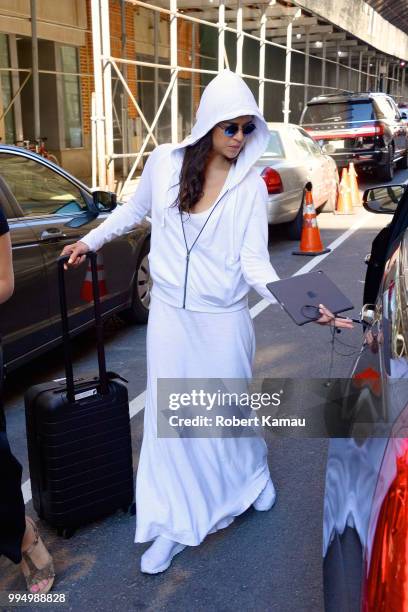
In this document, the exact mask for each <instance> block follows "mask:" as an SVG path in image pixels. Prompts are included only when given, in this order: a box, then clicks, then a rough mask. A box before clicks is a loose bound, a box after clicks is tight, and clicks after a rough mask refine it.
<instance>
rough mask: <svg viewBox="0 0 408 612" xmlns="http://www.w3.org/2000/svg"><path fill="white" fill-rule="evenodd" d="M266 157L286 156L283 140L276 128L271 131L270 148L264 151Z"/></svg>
mask: <svg viewBox="0 0 408 612" xmlns="http://www.w3.org/2000/svg"><path fill="white" fill-rule="evenodd" d="M264 156H265V157H284V156H285V155H284V152H283V147H282V142H281V139H280V136H279V134H278V132H277V131H276V130H270V131H269V143H268V148H267V149H266V151H265V153H264Z"/></svg>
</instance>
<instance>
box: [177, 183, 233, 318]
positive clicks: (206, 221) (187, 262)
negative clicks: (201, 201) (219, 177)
mask: <svg viewBox="0 0 408 612" xmlns="http://www.w3.org/2000/svg"><path fill="white" fill-rule="evenodd" d="M228 191H229V189H227V190H226V191H225V192H224V193H223V194H222V196H220V198H219V199H218V200H217V202H216V203H215V204H214V206H213V208H212V210H211V212H210V214H209V215H208V217H207V219H206V220H205V223H204V225H203V227H202V228H201V229H200V231H199V233H198V236H197V237H196V239H195V240H194V242H193V244H192V245H191V247H190V248H188V245H187V240H186V234H185V231H184V224H183V213H182V212H181V211H180V220H181V227H182V229H183V236H184V244H185V245H186V270H185V274H184V292H183V308H184V309H185V307H186V295H187V280H188V266H189V263H190V253H191V251H192V250H193V247H194V245H195V243H196V242H197V240H198V239H199V237H200V236H201V232H202V231H203V229H204V228H205V226H206V225H207V223H208V220H209V218H210V217H211V215H212V214H213V212H214V210H215V209H216V208H217V206H218V204H219V203H220V202H221V200H222V198H223V197H224V196H225V195H227V193H228Z"/></svg>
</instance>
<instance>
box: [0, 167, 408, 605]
mask: <svg viewBox="0 0 408 612" xmlns="http://www.w3.org/2000/svg"><path fill="white" fill-rule="evenodd" d="M407 178H408V172H407V171H405V172H404V171H399V172H398V173H396V177H395V182H397V181H399V180H401V181H402V180H406V179H407ZM367 184H371V185H372V184H373V181H372V180H371V181H370V180H369V179H368V183H367ZM318 220H319V227H320V231H321V235H322V239H323V242H324V244H325V246H329V245H330V244H332V243H333V242H334V241H340V242H341V243H340V244H339V245H338V246H337V247H336V248H335V249H334V250H333V251H332V252H331V253H330V254H329V255H328V256H326V257H324V258H322V259H317V258H310V257H296V256H293V255H292V249H293V247H294V244H293V243H292V242H290V241H288V240H287V239H286V237H285V231H284V229H283V228H282V227H279V226H274V227H272V228H271V231H270V254H271V261H272V263H273V265H274V266H275V267H276V269H277V272H278V274H279V275H280V276H281V277H287V276H290V275H293V274H295V273H296V272H299V271H300V270H301V269H303V268H304V267H305V266H306V269H310V268H311V267H312V266H313V267H314V269H322V270H324V271H325V272H326V273H327V274H328V275H329V276H330V277H331V278H332V280H333V281H334V282H335V283H336V284H337V285H338V286H339V287H340V288H341V289H342V290H343V291H344V293H346V294H347V295H348V296H349V297H350V299H351V300H352V301H353V303H354V304H355V306H356V310H355V313H356V314H357V313H358V310H359V309H360V307H361V300H362V289H363V284H362V283H363V279H364V275H365V265H364V263H363V258H364V256H365V255H366V253H368V252H369V251H370V244H371V241H372V239H373V237H374V236H375V234H376V233H377V232H378V230H379V229H380V228H381V227H383V226H384V225H385V224H386V223H387V222H388V221H389V218H388V217H386V216H385V215H384V216H382V215H372V214H369V213H367V212H365V211H364V210H363V209H361V208H358V209H355V214H354V215H352V216H334V215H331V214H321V215H319V218H318ZM350 228H351V231H350V232H349V233H348V234H346V232H347V231H348V230H350ZM356 228H357V229H356ZM344 238H345V239H344ZM342 240H343V241H342ZM306 269H305V271H306ZM260 301H261V300H260V297H259V296H258V295H257V294H255V293H251V295H250V306H251V309H252V310H251V313H252V315H253V320H254V325H255V332H256V338H257V356H256V364H255V371H254V375H255V377H293V378H313V377H314V378H317V377H324V376H327V375H328V373H329V371H328V367H329V360H330V343H329V341H330V336H329V330H328V329H327V328H320V327H318V326H316V325H306V326H304V327H301V328H299V327H297V326H295V325H294V324H293V323H292V322H291V321H290V319H289V318H288V316H287V315H286V314H285V313H284V312H283V311H282V310H281V309H280V308H279V307H278V306H277V305H269V306H268V307H266V308H264V307H263V305H262V304H261V305H259V304H260ZM145 334H146V328H145V327H140V326H136V327H129V326H126V325H125V324H124V323H122V322H121V321H120V320H119V319H118V318H117V317H114V318H111V319H110V320H109V321H107V322H106V323H105V342H106V352H107V361H108V366H109V369H111V370H114V371H117V372H118V373H120V374H121V375H123V376H124V377H125V378H127V379H128V380H129V397H130V398H131V399H133V398H139V400H138V401H136V402H134V403H133V407H134V410H135V411H137V410H138V403H139V404H140V406H142V404H143V402H142V399H141V398H140V394H141V393H142V392H143V391H144V388H145V381H146V361H145V357H146V354H145ZM346 334H347V343H348V344H350V345H351V347H352V348H348V349H347V350H344V351H343V350H342V352H345V353H347V354H348V356H347V357H343V356H340V355H335V359H334V364H333V371H332V374H333V376H337V377H343V376H344V377H345V376H347V375H348V373H349V371H350V369H351V366H352V363H353V359H354V355H355V353H356V351H358V347H359V345H360V343H361V329H360V327H359V326H356V327H355V329H353V330H352V331H350V332H346V333H344V332H343V336H342V338H343V339H344V338H346ZM93 348H94V334H93V332H92V331H88V332H85V333H84V334H82V335H81V336H80V337H78V338H77V339H75V343H74V358H75V366H76V371H78V372H86V371H90V370H92V369H94V353H93ZM63 374H64V371H63V356H62V350H61V349H56V350H54V351H52V352H50V353H48V354H47V355H44V356H42V357H40V358H38V359H36V360H35V361H33V362H31V363H30V364H28V365H26V366H24V367H21V368H20V369H19V370H17V371H16V372H14V373H12V374H11V375H10V378H9V380H8V383H7V390H6V415H7V421H8V431H9V439H10V443H11V446H12V448H13V450H14V452H15V454H16V456H17V457H18V459H19V460H20V461H21V463H22V465H23V468H24V475H23V481H24V482H25V483H26V484H25V485H24V492H25V494H26V497H28V498H29V497H30V495H29V486H28V484H27V482H26V481H27V480H28V478H29V474H28V464H27V449H26V440H25V420H24V404H23V394H24V391H25V389H26V388H27V387H28V386H29V385H31V384H35V383H37V382H40V381H44V380H49V379H53V378H58V377H61V376H63ZM142 428H143V409H142V410H139V411H138V412H137V414H136V415H135V416H134V417H133V419H132V437H133V451H134V466H135V468H136V467H137V463H138V454H139V449H140V444H141V439H142ZM266 439H267V442H268V448H269V464H270V470H271V475H272V478H273V480H274V482H275V486H276V488H277V493H278V498H277V503H276V505H275V507H274V508H273V509H272V510H271V511H269V512H266V513H258V512H256V511H254V510H253V509H250V510H248V511H247V512H245V513H244V514H243V515H241V516H240V517H238V518H237V519H236V520H235V522H234V523H233V524H232V525H231V526H230V527H228V528H227V529H225V530H221V531H219V532H217V533H216V534H213V535H211V536H208V537H207V538H206V540H205V541H204V543H202V544H201V545H200V546H198V547H190V548H188V549H186V550H185V551H183V553H181V554H180V555H179V556H177V557H176V559H175V560H174V562H173V564H172V566H171V568H170V569H169V570H168V571H167V572H165V573H163V574H161V575H158V576H146V575H143V574H141V573H140V571H139V561H140V555H141V554H142V553H143V551H144V550H145V549H146V547H147V546H148V545H146V544H145V545H140V544H137V545H136V544H134V543H133V539H134V517H132V516H129V515H126V514H124V513H122V512H118V513H116V514H115V515H113V516H111V517H109V518H107V519H105V520H103V521H100V522H98V523H95V524H93V525H89V526H87V527H84V528H82V529H80V530H78V531H77V532H76V534H75V535H74V536H73V537H72V538H71V539H70V540H63V539H61V538H59V537H57V535H56V533H55V532H54V530H53V529H51V528H48V527H47V525H46V524H43V523H41V522H40V528H41V532H42V533H43V535H44V539H45V540H46V542H47V544H48V546H49V549H50V551H51V553H52V554H53V556H54V560H55V565H56V570H57V579H56V583H55V587H54V590H55V591H56V592H63V593H66V594H67V595H68V604H67V605H65V606H64V609H66V610H75V611H77V610H83V609H95V610H98V611H105V610H107V611H108V610H109V611H112V610H113V611H115V612H116V610H118V611H119V610H120V611H122V610H152V611H153V610H154V611H158V610H166V611H169V612H173V611H174V612H175V611H180V610H191V609H193V610H195V611H200V610H203V611H204V610H206V611H208V610H216V611H217V612H227V611H230V610H231V611H232V610H235V609H236V608H241V609H245V610H256V611H258V610H259V611H261V610H276V611H279V612H309V611H310V612H320V611H321V610H323V591H322V557H321V549H322V535H321V534H322V501H323V492H324V473H325V457H326V452H327V441H326V440H324V439H320V438H319V439H316V438H315V439H304V440H300V439H293V438H292V439H288V438H286V439H272V438H270V436H269V437H268V434H267V436H266ZM27 512H28V513H29V514H31V515H32V516H34V517H35V511H34V509H33V507H32V503H31V501H28V503H27ZM23 588H24V583H23V581H22V578H21V577H20V574H19V572H18V568H15V567H14V566H13V565H12V564H11V563H10V562H8V561H7V560H6V559H4V558H3V559H0V591H2V590H22V589H23ZM60 607H61V606H60ZM49 608H50V609H53V610H54V609H55V610H57V609H59V607H58V606H56V605H54V606H50V607H49ZM31 609H34V607H31Z"/></svg>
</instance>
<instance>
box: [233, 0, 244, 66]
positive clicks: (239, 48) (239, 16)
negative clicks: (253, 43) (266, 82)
mask: <svg viewBox="0 0 408 612" xmlns="http://www.w3.org/2000/svg"><path fill="white" fill-rule="evenodd" d="M242 12H243V7H242V0H237V63H236V68H235V72H236V73H237V74H242V49H243V46H244V35H243V33H242V21H243V18H242Z"/></svg>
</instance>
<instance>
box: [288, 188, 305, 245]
mask: <svg viewBox="0 0 408 612" xmlns="http://www.w3.org/2000/svg"><path fill="white" fill-rule="evenodd" d="M303 199H304V195H302V203H301V205H300V208H299V210H298V212H297V215H296V217H295V218H294V219H293V221H290V223H287V224H286V227H287V231H288V238H289V240H300V237H301V235H302V226H303Z"/></svg>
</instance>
